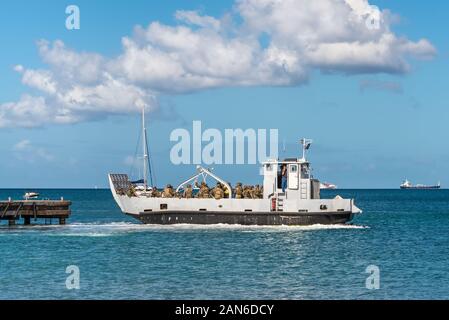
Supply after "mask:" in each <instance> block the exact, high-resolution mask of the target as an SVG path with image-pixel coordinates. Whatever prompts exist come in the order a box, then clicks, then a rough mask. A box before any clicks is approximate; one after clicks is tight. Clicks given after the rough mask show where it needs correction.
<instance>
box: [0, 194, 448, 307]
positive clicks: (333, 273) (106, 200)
mask: <svg viewBox="0 0 449 320" xmlns="http://www.w3.org/2000/svg"><path fill="white" fill-rule="evenodd" d="M38 191H40V193H41V194H42V195H43V196H44V197H48V198H55V199H58V198H59V197H61V196H63V197H64V198H65V199H70V200H72V201H73V206H72V210H73V214H72V217H71V218H70V219H69V224H68V225H66V226H58V225H40V226H32V227H23V226H17V227H13V228H10V227H8V226H7V225H6V224H5V223H3V224H2V225H1V226H0V243H1V253H0V299H448V298H449V190H336V191H325V192H323V195H324V197H333V196H335V195H336V194H340V195H341V196H343V197H354V198H355V199H356V203H357V205H358V206H359V207H360V208H362V209H363V210H364V213H363V214H362V215H361V216H358V217H357V218H356V219H355V220H354V221H353V224H352V225H349V226H309V227H248V226H246V227H244V226H224V225H216V226H189V225H180V226H148V225H141V224H139V223H138V222H136V221H134V220H133V219H131V218H129V217H127V216H125V215H123V214H121V212H120V210H119V209H118V208H117V206H116V204H115V203H114V201H113V199H112V197H111V194H110V192H109V191H108V190H38ZM23 193H24V190H0V199H6V198H7V197H9V196H11V197H13V198H20V197H21V196H22V194H23ZM55 223H56V221H55ZM71 265H75V266H77V267H78V268H79V271H80V288H79V289H78V290H76V289H75V290H69V289H67V287H66V278H67V277H68V276H69V274H67V273H66V268H67V267H68V266H71ZM370 265H375V266H377V267H378V268H379V271H380V273H379V279H380V288H379V289H378V290H370V289H367V287H366V279H367V277H369V276H370V274H369V273H366V268H367V267H368V266H370Z"/></svg>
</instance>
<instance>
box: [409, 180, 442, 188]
mask: <svg viewBox="0 0 449 320" xmlns="http://www.w3.org/2000/svg"><path fill="white" fill-rule="evenodd" d="M400 188H401V189H440V188H441V184H440V183H439V182H438V184H436V185H433V186H428V185H424V184H416V185H413V184H412V183H411V182H410V181H408V180H407V179H405V180H404V182H402V184H401V185H400Z"/></svg>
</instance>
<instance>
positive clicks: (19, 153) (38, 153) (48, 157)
mask: <svg viewBox="0 0 449 320" xmlns="http://www.w3.org/2000/svg"><path fill="white" fill-rule="evenodd" d="M13 152H14V154H15V156H16V158H17V159H18V160H21V161H27V162H30V163H32V162H36V161H42V160H43V161H47V162H51V161H53V160H54V156H53V155H52V154H51V153H49V152H48V151H47V150H46V149H45V148H42V147H39V146H35V145H34V144H33V143H31V141H30V140H28V139H24V140H21V141H19V142H17V143H16V144H15V145H14V147H13Z"/></svg>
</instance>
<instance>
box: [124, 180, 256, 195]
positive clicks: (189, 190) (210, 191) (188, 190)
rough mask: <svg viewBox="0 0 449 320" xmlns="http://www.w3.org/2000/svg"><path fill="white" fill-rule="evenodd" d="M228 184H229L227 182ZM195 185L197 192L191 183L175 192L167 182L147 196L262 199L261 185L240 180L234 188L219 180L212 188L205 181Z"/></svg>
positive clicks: (133, 193) (133, 192) (153, 189)
mask: <svg viewBox="0 0 449 320" xmlns="http://www.w3.org/2000/svg"><path fill="white" fill-rule="evenodd" d="M229 186H231V185H230V184H229ZM195 187H196V188H197V189H198V192H197V193H196V194H195V193H194V191H193V187H192V185H191V184H188V185H186V186H185V187H184V189H183V190H182V191H181V192H176V191H175V190H174V189H173V186H172V185H171V184H168V185H167V186H166V187H165V188H164V190H162V191H159V190H158V189H157V188H156V187H154V188H152V189H151V191H150V192H149V196H150V197H152V198H185V199H193V198H198V199H210V198H213V199H216V200H220V199H223V198H230V197H233V198H235V199H262V198H263V187H262V186H259V185H256V186H243V185H242V184H241V183H240V182H238V183H237V184H236V185H235V188H232V187H231V189H232V190H231V192H232V194H230V190H229V189H228V188H227V187H226V186H225V185H224V184H223V183H220V182H217V184H216V186H215V187H214V188H209V186H208V185H207V184H206V182H205V181H203V182H202V183H201V184H198V183H197V182H196V183H195ZM128 195H129V196H134V195H136V193H135V191H133V190H131V192H130V194H128Z"/></svg>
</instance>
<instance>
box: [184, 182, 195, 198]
mask: <svg viewBox="0 0 449 320" xmlns="http://www.w3.org/2000/svg"><path fill="white" fill-rule="evenodd" d="M192 195H193V190H192V186H191V185H190V184H188V185H187V186H186V188H185V189H184V194H183V196H184V198H186V199H191V198H192Z"/></svg>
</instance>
